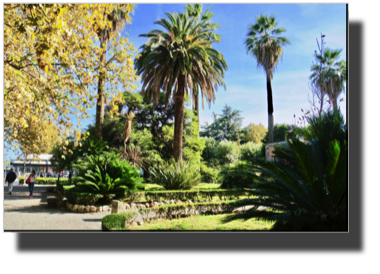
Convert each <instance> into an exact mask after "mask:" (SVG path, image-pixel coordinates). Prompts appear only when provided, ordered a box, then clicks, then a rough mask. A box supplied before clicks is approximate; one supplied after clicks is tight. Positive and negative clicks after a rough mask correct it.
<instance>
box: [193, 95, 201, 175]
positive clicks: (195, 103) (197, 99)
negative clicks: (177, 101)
mask: <svg viewBox="0 0 380 274" xmlns="http://www.w3.org/2000/svg"><path fill="white" fill-rule="evenodd" d="M194 99H195V100H194V101H195V102H194V109H193V111H194V112H195V115H196V116H197V118H198V138H199V125H200V121H199V92H198V91H197V94H196V95H195V96H194ZM199 170H201V155H200V154H199Z"/></svg>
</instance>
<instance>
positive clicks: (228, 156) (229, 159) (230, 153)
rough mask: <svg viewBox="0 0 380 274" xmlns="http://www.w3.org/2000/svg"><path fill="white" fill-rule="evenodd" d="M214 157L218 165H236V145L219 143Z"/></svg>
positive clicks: (225, 142) (234, 143) (226, 142)
mask: <svg viewBox="0 0 380 274" xmlns="http://www.w3.org/2000/svg"><path fill="white" fill-rule="evenodd" d="M216 157H217V160H218V163H219V164H220V165H228V164H234V163H237V162H238V160H239V146H238V144H237V143H236V142H231V141H221V142H220V143H219V144H218V146H217V147H216Z"/></svg>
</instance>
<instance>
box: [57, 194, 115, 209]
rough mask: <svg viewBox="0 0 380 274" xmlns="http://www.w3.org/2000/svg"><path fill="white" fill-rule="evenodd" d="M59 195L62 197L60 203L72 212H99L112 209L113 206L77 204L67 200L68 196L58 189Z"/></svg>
mask: <svg viewBox="0 0 380 274" xmlns="http://www.w3.org/2000/svg"><path fill="white" fill-rule="evenodd" d="M57 193H58V197H59V199H60V202H59V205H61V206H64V207H66V208H67V210H69V211H71V212H78V213H98V212H107V211H111V207H110V206H108V205H104V206H95V205H77V204H74V205H73V204H70V203H69V202H68V201H67V198H66V197H65V196H63V195H62V193H60V192H59V191H57Z"/></svg>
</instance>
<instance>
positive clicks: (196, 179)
mask: <svg viewBox="0 0 380 274" xmlns="http://www.w3.org/2000/svg"><path fill="white" fill-rule="evenodd" d="M151 173H152V178H151V179H150V181H151V182H152V183H153V184H157V185H161V186H163V187H164V188H165V189H166V190H179V189H184V190H185V189H191V188H192V187H194V186H196V185H198V184H199V183H200V182H201V174H200V173H199V170H198V167H197V166H195V165H191V164H190V163H189V162H185V161H182V162H179V163H177V162H175V161H174V160H173V159H172V160H170V161H168V162H167V163H165V164H163V165H161V166H160V167H153V168H152V170H151Z"/></svg>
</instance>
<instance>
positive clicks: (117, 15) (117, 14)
mask: <svg viewBox="0 0 380 274" xmlns="http://www.w3.org/2000/svg"><path fill="white" fill-rule="evenodd" d="M115 6H116V7H115V9H114V10H113V11H112V12H111V13H110V14H107V11H106V10H104V11H103V17H106V18H107V19H108V21H110V22H112V27H109V26H105V27H103V28H97V35H98V38H99V42H100V48H102V49H103V54H102V55H101V56H100V60H99V62H100V68H105V66H106V58H107V57H106V56H107V43H108V42H109V39H110V38H111V36H112V34H113V33H119V32H121V30H122V29H123V27H124V25H125V23H130V22H131V20H132V19H131V16H130V11H129V10H128V8H129V7H132V9H133V8H134V7H135V5H134V4H132V5H129V6H128V7H125V6H119V5H116V4H115ZM132 12H133V10H132ZM105 85H106V79H105V72H104V71H102V70H100V73H99V80H98V98H97V104H96V122H95V139H97V140H100V139H101V138H102V135H101V132H102V126H103V124H104V100H105V97H104V92H105Z"/></svg>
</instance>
